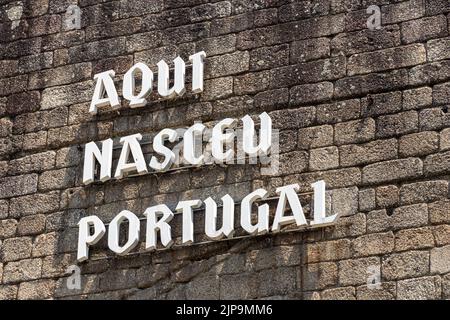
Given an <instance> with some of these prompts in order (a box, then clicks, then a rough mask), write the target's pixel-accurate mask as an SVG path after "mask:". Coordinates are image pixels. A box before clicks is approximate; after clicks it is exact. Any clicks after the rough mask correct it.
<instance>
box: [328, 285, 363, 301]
mask: <svg viewBox="0 0 450 320" xmlns="http://www.w3.org/2000/svg"><path fill="white" fill-rule="evenodd" d="M355 295H356V293H355V288H353V287H342V288H334V289H327V290H324V291H322V293H321V297H322V299H323V300H355V299H356V298H355Z"/></svg>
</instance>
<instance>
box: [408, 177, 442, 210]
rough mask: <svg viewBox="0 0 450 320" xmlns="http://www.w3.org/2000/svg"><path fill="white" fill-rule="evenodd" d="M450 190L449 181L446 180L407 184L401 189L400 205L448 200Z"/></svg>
mask: <svg viewBox="0 0 450 320" xmlns="http://www.w3.org/2000/svg"><path fill="white" fill-rule="evenodd" d="M448 190H449V189H448V181H445V180H436V181H426V182H417V183H411V184H406V185H404V186H402V187H401V188H400V203H401V204H402V205H405V204H412V203H419V202H433V201H437V200H440V199H446V198H447V196H448Z"/></svg>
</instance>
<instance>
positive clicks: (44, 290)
mask: <svg viewBox="0 0 450 320" xmlns="http://www.w3.org/2000/svg"><path fill="white" fill-rule="evenodd" d="M55 286H56V281H55V280H50V279H49V280H36V281H30V282H22V283H21V284H20V286H19V293H18V295H17V298H18V299H21V300H32V299H39V300H42V299H48V298H51V297H52V296H53V294H54V290H55Z"/></svg>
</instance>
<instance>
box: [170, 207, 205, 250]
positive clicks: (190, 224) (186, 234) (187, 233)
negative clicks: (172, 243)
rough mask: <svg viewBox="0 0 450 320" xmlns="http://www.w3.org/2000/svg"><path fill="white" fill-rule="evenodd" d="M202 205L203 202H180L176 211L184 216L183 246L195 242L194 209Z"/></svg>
mask: <svg viewBox="0 0 450 320" xmlns="http://www.w3.org/2000/svg"><path fill="white" fill-rule="evenodd" d="M201 205H202V201H201V200H190V201H180V202H178V205H177V207H176V209H175V210H176V211H177V212H181V213H182V214H183V238H182V243H183V244H190V243H192V242H194V216H193V210H192V209H194V208H199V207H200V206H201Z"/></svg>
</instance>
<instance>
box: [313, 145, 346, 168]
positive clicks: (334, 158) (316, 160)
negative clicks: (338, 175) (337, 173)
mask: <svg viewBox="0 0 450 320" xmlns="http://www.w3.org/2000/svg"><path fill="white" fill-rule="evenodd" d="M338 166H339V150H338V148H337V147H326V148H321V149H313V150H311V151H310V153H309V169H310V170H311V171H317V170H328V169H334V168H337V167H338Z"/></svg>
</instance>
